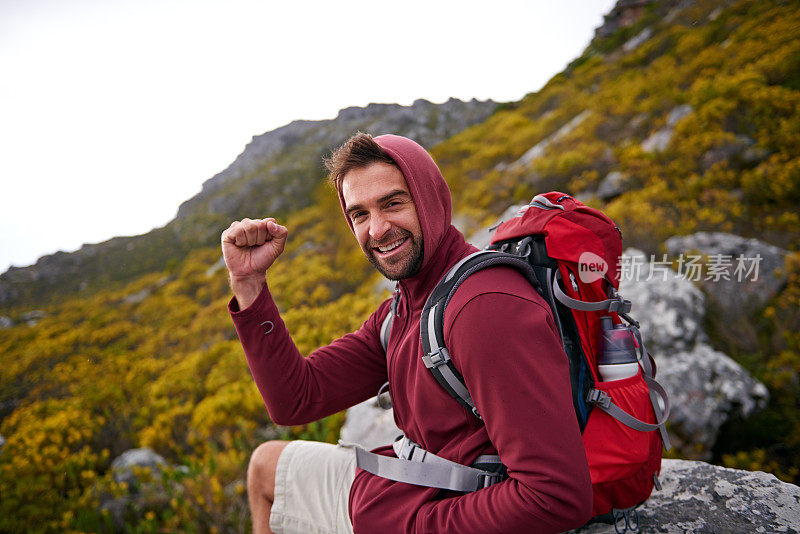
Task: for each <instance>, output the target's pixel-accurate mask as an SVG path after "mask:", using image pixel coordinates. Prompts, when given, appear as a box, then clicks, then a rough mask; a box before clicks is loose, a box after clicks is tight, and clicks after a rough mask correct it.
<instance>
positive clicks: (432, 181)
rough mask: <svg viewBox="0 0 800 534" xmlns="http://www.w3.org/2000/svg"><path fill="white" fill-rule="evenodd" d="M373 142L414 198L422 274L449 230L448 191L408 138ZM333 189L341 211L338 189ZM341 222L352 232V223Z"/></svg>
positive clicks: (384, 137)
mask: <svg viewBox="0 0 800 534" xmlns="http://www.w3.org/2000/svg"><path fill="white" fill-rule="evenodd" d="M374 139H375V142H376V143H378V145H380V147H381V148H382V149H384V150H385V151H386V153H387V154H389V156H390V157H391V158H392V159H393V160H394V161H395V163H397V166H398V167H400V170H401V171H402V172H403V176H404V177H405V179H406V183H407V184H408V190H409V191H410V192H411V198H413V199H414V205H415V207H416V208H417V216H418V217H419V225H420V228H421V229H422V238H423V241H424V250H423V255H422V269H421V270H422V271H424V270H425V269H426V267H427V266H428V264H429V263H430V261H431V258H432V257H433V254H434V251H436V250H437V249H438V248H439V247H440V245H441V244H442V241H443V240H444V237H445V235H446V234H447V232H448V230H449V229H450V215H451V203H450V188H448V187H447V182H445V181H444V177H443V176H442V173H441V171H439V167H437V166H436V163H434V161H433V158H432V157H431V155H430V154H428V152H427V151H426V150H425V149H424V148H422V147H421V146H420V145H418V144H417V143H415V142H414V141H412V140H411V139H408V138H406V137H401V136H399V135H381V136H379V137H375V138H374ZM337 189H338V194H339V202H340V203H341V205H342V212H344V208H345V206H344V198H343V197H342V190H341V188H337ZM345 219H346V220H347V224H348V225H349V226H350V230H352V229H353V224H352V222H351V221H350V219H349V218H347V217H345Z"/></svg>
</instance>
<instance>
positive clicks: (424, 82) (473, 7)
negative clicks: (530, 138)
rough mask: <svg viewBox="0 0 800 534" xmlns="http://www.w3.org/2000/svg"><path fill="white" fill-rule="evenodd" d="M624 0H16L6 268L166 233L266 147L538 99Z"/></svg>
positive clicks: (4, 164) (6, 159) (2, 146)
mask: <svg viewBox="0 0 800 534" xmlns="http://www.w3.org/2000/svg"><path fill="white" fill-rule="evenodd" d="M613 5H614V0H560V1H552V0H551V1H546V0H528V1H511V0H493V1H484V2H472V1H466V0H461V1H458V2H450V1H440V2H436V1H430V0H426V1H424V2H423V1H414V0H406V1H405V2H391V3H389V2H381V1H378V0H373V1H371V2H366V1H364V2H348V1H344V0H342V1H337V2H331V1H320V2H311V1H295V2H288V1H282V2H272V1H266V0H262V1H255V0H227V1H222V0H219V1H205V0H157V1H156V0H131V1H128V0H0V73H1V74H0V272H4V271H5V270H6V269H7V268H8V266H9V265H15V266H23V265H29V264H31V263H34V262H35V261H36V259H37V258H38V257H40V256H42V255H44V254H48V253H52V252H55V251H57V250H65V251H72V250H76V249H77V248H79V247H80V246H81V245H82V244H83V243H95V242H99V241H104V240H106V239H109V238H111V237H113V236H118V235H134V234H140V233H145V232H147V231H149V230H151V229H152V228H155V227H159V226H163V225H164V224H166V223H167V222H169V221H170V220H171V219H172V218H173V217H174V216H175V214H176V212H177V209H178V205H179V204H180V203H181V202H182V201H184V200H186V199H188V198H190V197H192V196H193V195H195V194H196V193H198V192H199V191H200V187H201V184H202V183H203V181H205V180H207V179H208V178H210V177H212V176H213V175H214V174H216V173H217V172H219V171H221V170H223V169H224V168H225V167H227V166H228V164H230V163H231V162H232V161H233V160H234V159H235V157H236V156H237V155H238V154H239V153H240V152H241V151H242V149H243V148H244V146H245V145H246V144H247V142H249V141H250V139H251V138H252V137H253V136H254V135H258V134H261V133H263V132H266V131H269V130H272V129H274V128H277V127H278V126H281V125H283V124H286V123H287V122H290V121H292V120H294V119H330V118H333V117H335V116H336V114H337V111H338V110H339V109H341V108H344V107H348V106H364V105H367V104H368V103H370V102H396V103H400V104H410V103H411V102H413V101H414V100H416V99H417V98H426V99H428V100H431V101H432V102H437V103H438V102H444V101H445V100H447V99H448V98H449V97H457V98H461V99H471V98H478V99H480V100H484V99H487V98H491V99H494V100H497V101H513V100H518V99H520V98H522V97H523V96H524V95H525V94H526V93H529V92H533V91H537V90H538V89H540V88H541V87H542V85H544V83H545V82H547V80H548V79H550V78H551V77H552V76H553V75H554V74H556V73H557V72H559V71H561V70H562V69H563V68H564V67H565V66H566V65H567V63H569V62H570V61H571V60H572V59H574V58H575V57H577V56H578V55H580V54H581V52H582V51H583V50H584V48H585V47H586V45H588V43H589V41H590V39H591V37H592V35H593V32H594V29H595V28H596V27H597V26H599V25H600V24H601V23H602V20H603V14H605V13H607V12H608V11H609V10H610V9H611V7H612V6H613Z"/></svg>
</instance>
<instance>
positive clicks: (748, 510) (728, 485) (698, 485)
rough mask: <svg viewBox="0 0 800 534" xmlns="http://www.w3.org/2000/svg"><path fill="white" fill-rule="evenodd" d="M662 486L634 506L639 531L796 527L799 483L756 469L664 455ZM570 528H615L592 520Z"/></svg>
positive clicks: (592, 533)
mask: <svg viewBox="0 0 800 534" xmlns="http://www.w3.org/2000/svg"><path fill="white" fill-rule="evenodd" d="M659 479H660V481H661V486H662V489H661V490H660V491H658V490H656V491H653V494H652V495H651V496H650V498H649V499H648V500H647V501H646V502H645V503H644V504H643V505H642V506H640V507H639V508H638V509H637V513H638V517H639V529H640V531H641V532H667V533H676V534H677V533H689V532H691V533H698V534H700V533H719V532H787V533H788V532H793V533H797V532H800V488H798V487H797V486H795V485H794V484H788V483H786V482H781V481H780V480H778V479H777V478H775V476H773V475H770V474H767V473H764V472H761V471H742V470H738V469H726V468H724V467H718V466H714V465H710V464H707V463H704V462H696V461H686V460H663V461H662V464H661V475H660V476H659ZM573 532H576V533H582V534H584V533H585V534H599V533H613V532H616V531H615V529H614V526H613V525H605V524H597V523H596V524H592V525H589V526H586V527H583V528H580V529H577V530H575V531H573Z"/></svg>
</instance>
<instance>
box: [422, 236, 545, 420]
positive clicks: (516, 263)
mask: <svg viewBox="0 0 800 534" xmlns="http://www.w3.org/2000/svg"><path fill="white" fill-rule="evenodd" d="M497 265H506V266H509V267H513V268H515V269H517V270H518V271H519V272H520V273H522V275H523V276H525V278H526V279H527V280H528V281H529V282H530V283H531V285H533V286H534V287H535V288H536V290H537V291H541V288H540V286H539V282H538V281H537V279H536V274H535V273H534V271H533V268H532V267H531V266H530V265H529V264H528V262H527V261H525V259H523V258H520V257H519V256H514V255H513V254H506V253H503V252H496V251H493V250H481V251H478V252H474V253H472V254H470V255H469V256H467V257H465V258H464V259H462V260H461V261H460V262H458V263H457V264H455V265H454V266H453V267H452V268H451V269H450V270H449V271H448V272H447V274H446V275H445V276H444V278H442V279H441V280H440V281H439V283H438V284H437V285H436V287H435V288H434V290H433V291H432V292H431V294H430V295H429V296H428V300H427V301H426V302H425V307H424V308H423V309H422V316H421V317H420V337H421V341H422V352H423V356H422V361H423V363H424V364H425V367H427V368H428V369H430V371H431V373H433V376H434V378H436V380H437V381H438V382H439V383H440V384H441V385H442V387H443V388H444V389H445V390H446V391H447V392H448V393H449V394H450V396H452V397H453V398H454V399H456V400H457V401H458V402H459V403H460V404H461V405H462V406H464V407H465V408H467V409H468V410H469V411H470V412H472V413H473V414H474V415H475V417H477V418H479V419H480V418H481V416H480V414H479V413H478V410H477V409H476V408H475V402H474V401H473V400H472V397H471V396H470V394H469V391H467V386H466V384H465V382H464V377H463V376H461V373H459V372H458V369H456V367H455V365H453V362H452V360H451V359H450V353H449V352H448V350H447V347H446V346H445V334H444V312H445V309H446V308H447V304H448V303H449V302H450V299H452V298H453V295H454V294H455V292H456V289H458V287H459V286H460V285H461V284H462V283H463V282H464V280H466V279H467V278H468V277H469V276H470V275H471V274H472V273H475V272H477V271H480V270H482V269H486V268H489V267H494V266H497Z"/></svg>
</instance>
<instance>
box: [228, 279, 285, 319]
mask: <svg viewBox="0 0 800 534" xmlns="http://www.w3.org/2000/svg"><path fill="white" fill-rule="evenodd" d="M273 312H275V313H277V306H276V304H275V301H274V300H272V294H270V292H269V288H268V287H267V286H266V285H265V286H264V288H263V289H262V290H261V293H259V294H258V296H257V297H256V300H254V301H253V303H252V304H251V305H250V306H248V307H247V308H245V309H243V310H241V309H239V301H237V300H236V297H231V300H230V302H228V313H230V314H231V317H232V318H233V319H234V320H235V321H244V320H247V319H250V318H252V317H259V316H263V315H264V314H270V315H271V314H272V313H273Z"/></svg>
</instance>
